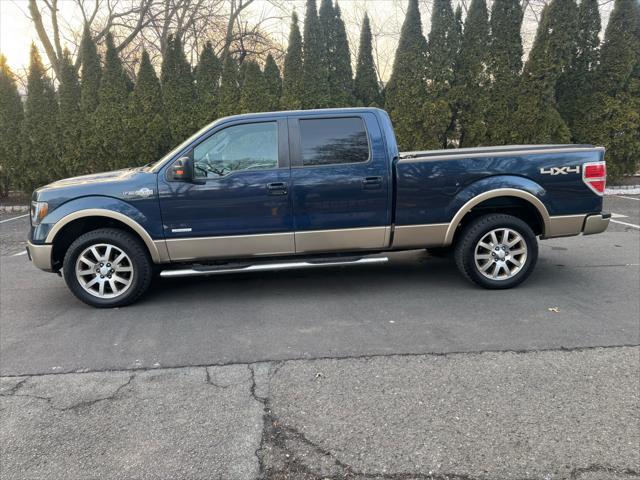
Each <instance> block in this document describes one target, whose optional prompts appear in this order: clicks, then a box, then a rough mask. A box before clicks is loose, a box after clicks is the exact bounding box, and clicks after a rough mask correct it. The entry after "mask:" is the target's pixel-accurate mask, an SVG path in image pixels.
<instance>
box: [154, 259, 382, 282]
mask: <svg viewBox="0 0 640 480" xmlns="http://www.w3.org/2000/svg"><path fill="white" fill-rule="evenodd" d="M388 261H389V259H388V258H387V257H371V258H359V259H357V260H342V261H340V260H333V261H325V262H308V261H307V262H286V263H284V262H283V263H264V264H259V265H247V266H245V267H235V268H225V267H209V268H198V269H194V268H184V269H179V270H178V269H176V270H163V271H162V272H160V276H161V277H164V278H177V277H193V276H198V275H221V274H225V273H246V272H264V271H271V270H293V269H297V268H318V267H337V266H340V265H365V264H372V263H384V262H388Z"/></svg>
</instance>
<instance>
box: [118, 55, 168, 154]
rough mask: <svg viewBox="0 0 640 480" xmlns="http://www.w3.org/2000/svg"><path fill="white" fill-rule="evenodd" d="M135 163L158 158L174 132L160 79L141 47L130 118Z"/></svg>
mask: <svg viewBox="0 0 640 480" xmlns="http://www.w3.org/2000/svg"><path fill="white" fill-rule="evenodd" d="M127 120H128V121H127V125H128V134H129V139H130V140H129V142H130V145H131V146H132V150H133V151H132V159H131V164H132V165H145V164H147V163H150V162H154V161H156V160H158V159H159V158H160V157H162V155H163V154H164V153H165V152H166V151H167V150H168V149H169V147H170V146H171V132H170V130H169V123H168V122H167V118H166V116H165V112H164V108H163V104H162V90H161V88H160V80H158V76H157V75H156V72H155V70H154V68H153V65H152V64H151V60H150V59H149V54H148V53H147V51H146V50H143V51H142V58H141V60H140V68H139V70H138V78H137V79H136V84H135V88H134V89H133V92H132V93H131V97H130V100H129V115H128V119H127Z"/></svg>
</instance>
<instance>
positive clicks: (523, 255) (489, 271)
mask: <svg viewBox="0 0 640 480" xmlns="http://www.w3.org/2000/svg"><path fill="white" fill-rule="evenodd" d="M474 259H475V262H476V267H477V268H478V271H479V272H480V273H481V274H482V275H484V276H485V277H487V278H489V279H491V280H507V279H509V278H511V277H513V276H514V275H516V274H517V273H518V272H519V271H520V270H521V269H522V267H523V266H524V264H525V262H526V261H527V242H525V241H524V238H522V235H520V234H519V233H518V232H516V231H515V230H512V229H510V228H496V229H495V230H491V231H490V232H488V233H486V234H485V235H484V236H483V237H482V238H481V239H480V241H479V242H478V243H477V244H476V248H475V252H474Z"/></svg>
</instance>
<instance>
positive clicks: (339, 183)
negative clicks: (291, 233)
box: [289, 113, 391, 253]
mask: <svg viewBox="0 0 640 480" xmlns="http://www.w3.org/2000/svg"><path fill="white" fill-rule="evenodd" d="M289 144H290V158H291V194H292V201H293V208H294V229H295V241H296V253H311V252H330V251H352V250H360V249H373V250H375V249H381V248H384V247H386V246H387V245H388V243H389V232H390V228H389V226H390V223H391V221H390V204H391V201H390V196H389V195H390V182H391V175H390V165H389V161H388V159H387V156H386V150H385V146H384V140H383V136H382V132H381V130H380V127H379V125H378V122H377V119H376V117H375V115H373V114H371V113H364V114H348V113H345V114H341V115H327V116H317V115H309V116H305V115H304V114H302V115H300V116H293V117H289Z"/></svg>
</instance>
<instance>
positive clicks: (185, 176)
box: [170, 156, 193, 182]
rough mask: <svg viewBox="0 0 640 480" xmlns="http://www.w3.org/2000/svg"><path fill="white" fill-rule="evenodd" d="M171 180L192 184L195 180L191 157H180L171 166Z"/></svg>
mask: <svg viewBox="0 0 640 480" xmlns="http://www.w3.org/2000/svg"><path fill="white" fill-rule="evenodd" d="M170 172H171V173H170V175H171V180H181V181H184V182H190V181H191V180H193V161H192V160H191V157H190V156H186V157H180V158H179V159H178V160H176V161H175V162H174V163H173V165H171V170H170Z"/></svg>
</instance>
